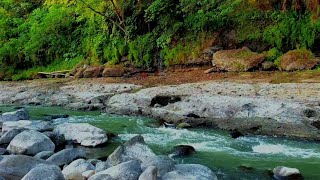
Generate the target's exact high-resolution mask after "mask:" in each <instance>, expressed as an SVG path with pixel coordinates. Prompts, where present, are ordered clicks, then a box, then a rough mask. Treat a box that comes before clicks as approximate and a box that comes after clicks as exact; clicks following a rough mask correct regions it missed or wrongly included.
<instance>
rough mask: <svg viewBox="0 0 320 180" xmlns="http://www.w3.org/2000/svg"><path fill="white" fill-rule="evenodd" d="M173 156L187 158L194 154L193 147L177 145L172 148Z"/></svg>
mask: <svg viewBox="0 0 320 180" xmlns="http://www.w3.org/2000/svg"><path fill="white" fill-rule="evenodd" d="M173 149H174V153H173V154H174V155H175V156H189V155H191V154H193V153H195V152H196V150H195V149H194V147H192V146H190V145H177V146H175V147H174V148H173Z"/></svg>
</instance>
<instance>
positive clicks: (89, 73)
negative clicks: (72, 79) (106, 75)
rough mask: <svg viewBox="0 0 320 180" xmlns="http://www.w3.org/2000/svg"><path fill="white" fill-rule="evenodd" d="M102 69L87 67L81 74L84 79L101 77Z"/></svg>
mask: <svg viewBox="0 0 320 180" xmlns="http://www.w3.org/2000/svg"><path fill="white" fill-rule="evenodd" d="M102 71H103V67H88V68H87V69H86V70H85V71H84V72H83V77H84V78H98V77H101V76H102Z"/></svg>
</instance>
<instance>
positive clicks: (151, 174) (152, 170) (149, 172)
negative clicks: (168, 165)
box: [139, 166, 158, 180]
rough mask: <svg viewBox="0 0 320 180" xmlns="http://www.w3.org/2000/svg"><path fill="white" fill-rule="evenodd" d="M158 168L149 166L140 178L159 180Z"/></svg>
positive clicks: (141, 179) (140, 179) (142, 179)
mask: <svg viewBox="0 0 320 180" xmlns="http://www.w3.org/2000/svg"><path fill="white" fill-rule="evenodd" d="M157 174H158V169H157V167H155V166H149V167H147V168H146V169H145V170H144V171H143V173H142V174H141V175H140V177H139V180H157Z"/></svg>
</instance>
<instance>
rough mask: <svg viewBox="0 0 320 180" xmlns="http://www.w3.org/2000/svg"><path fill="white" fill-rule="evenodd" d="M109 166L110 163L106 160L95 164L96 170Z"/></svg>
mask: <svg viewBox="0 0 320 180" xmlns="http://www.w3.org/2000/svg"><path fill="white" fill-rule="evenodd" d="M110 167H111V165H110V164H109V163H108V162H98V163H97V164H96V172H100V171H104V170H106V169H108V168H110Z"/></svg>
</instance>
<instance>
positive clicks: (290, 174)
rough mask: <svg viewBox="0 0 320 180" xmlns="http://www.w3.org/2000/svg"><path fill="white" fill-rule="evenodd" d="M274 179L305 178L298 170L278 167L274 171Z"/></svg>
mask: <svg viewBox="0 0 320 180" xmlns="http://www.w3.org/2000/svg"><path fill="white" fill-rule="evenodd" d="M273 174H274V178H276V179H278V180H286V179H295V180H302V179H303V176H302V175H301V173H300V171H299V170H298V169H296V168H289V167H284V166H278V167H276V168H274V169H273Z"/></svg>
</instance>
